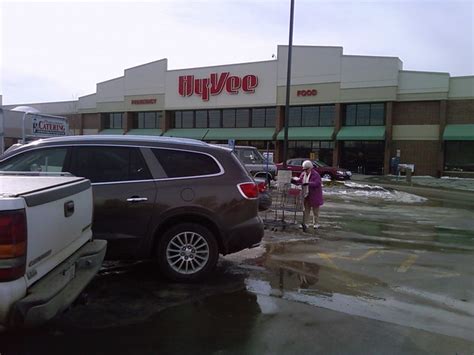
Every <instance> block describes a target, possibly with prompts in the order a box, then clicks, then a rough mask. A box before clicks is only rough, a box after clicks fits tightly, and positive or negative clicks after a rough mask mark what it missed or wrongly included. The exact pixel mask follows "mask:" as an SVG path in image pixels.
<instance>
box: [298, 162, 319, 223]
mask: <svg viewBox="0 0 474 355" xmlns="http://www.w3.org/2000/svg"><path fill="white" fill-rule="evenodd" d="M291 182H292V183H294V184H296V185H301V186H302V191H301V192H302V194H303V197H304V211H303V224H302V228H303V231H306V229H307V228H308V219H309V216H310V214H311V210H312V211H313V225H314V228H319V227H320V225H319V223H318V222H319V206H321V205H322V204H323V187H322V184H321V176H319V173H318V172H317V171H316V170H315V169H313V163H312V162H311V161H310V160H305V161H304V162H303V172H302V173H301V175H300V177H299V178H293V179H292V181H291Z"/></svg>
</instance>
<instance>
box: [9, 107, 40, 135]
mask: <svg viewBox="0 0 474 355" xmlns="http://www.w3.org/2000/svg"><path fill="white" fill-rule="evenodd" d="M12 111H18V112H23V117H22V119H21V143H22V144H25V143H26V123H25V121H26V116H27V115H28V114H29V113H32V114H38V113H39V110H37V109H35V108H33V107H30V106H17V107H15V108H13V109H12Z"/></svg>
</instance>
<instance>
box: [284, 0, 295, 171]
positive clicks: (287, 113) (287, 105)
mask: <svg viewBox="0 0 474 355" xmlns="http://www.w3.org/2000/svg"><path fill="white" fill-rule="evenodd" d="M290 1H291V4H290V36H289V37H290V38H289V39H288V68H287V72H286V103H285V135H284V140H283V168H284V169H286V161H287V160H288V123H289V120H290V87H291V55H292V51H293V16H294V9H295V0H290Z"/></svg>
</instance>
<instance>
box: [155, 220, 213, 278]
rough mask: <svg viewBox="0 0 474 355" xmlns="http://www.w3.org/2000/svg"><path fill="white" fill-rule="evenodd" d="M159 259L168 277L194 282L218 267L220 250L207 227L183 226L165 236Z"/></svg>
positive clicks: (192, 224)
mask: <svg viewBox="0 0 474 355" xmlns="http://www.w3.org/2000/svg"><path fill="white" fill-rule="evenodd" d="M156 256H157V258H158V264H159V266H160V270H161V272H162V273H163V274H164V276H165V277H166V278H168V279H170V280H172V281H178V282H194V281H199V280H201V279H203V278H204V277H205V276H207V275H208V274H209V273H210V272H211V271H212V270H213V269H214V268H215V266H216V264H217V260H218V258H219V248H218V245H217V241H216V237H215V236H214V234H213V233H212V232H211V231H210V230H209V229H207V228H206V227H204V226H202V225H200V224H196V223H181V224H178V225H176V226H173V227H171V228H170V229H168V230H167V231H166V232H165V233H164V234H163V236H162V238H160V241H159V243H158V248H157V251H156Z"/></svg>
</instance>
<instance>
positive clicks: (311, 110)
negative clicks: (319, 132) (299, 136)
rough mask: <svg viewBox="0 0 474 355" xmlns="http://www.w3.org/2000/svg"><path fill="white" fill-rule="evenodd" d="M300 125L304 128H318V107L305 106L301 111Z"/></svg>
mask: <svg viewBox="0 0 474 355" xmlns="http://www.w3.org/2000/svg"><path fill="white" fill-rule="evenodd" d="M301 117H302V122H301V123H302V125H303V126H304V127H311V126H319V107H318V106H306V107H303V108H302V110H301Z"/></svg>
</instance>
